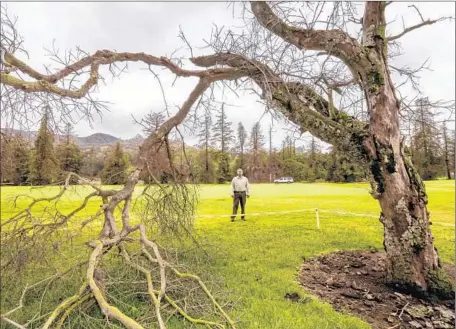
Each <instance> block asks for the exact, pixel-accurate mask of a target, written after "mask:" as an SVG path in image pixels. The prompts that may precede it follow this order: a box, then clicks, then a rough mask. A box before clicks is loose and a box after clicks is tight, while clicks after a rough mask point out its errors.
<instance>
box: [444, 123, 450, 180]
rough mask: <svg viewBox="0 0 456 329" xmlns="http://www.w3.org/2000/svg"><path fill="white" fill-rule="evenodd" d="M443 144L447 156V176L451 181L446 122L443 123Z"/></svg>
mask: <svg viewBox="0 0 456 329" xmlns="http://www.w3.org/2000/svg"><path fill="white" fill-rule="evenodd" d="M443 144H444V156H445V169H446V174H447V178H448V179H451V170H450V159H449V154H448V136H447V127H446V122H444V123H443Z"/></svg>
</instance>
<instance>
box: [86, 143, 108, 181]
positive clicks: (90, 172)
mask: <svg viewBox="0 0 456 329" xmlns="http://www.w3.org/2000/svg"><path fill="white" fill-rule="evenodd" d="M103 167H104V161H103V159H102V158H101V156H99V155H98V154H97V152H96V150H95V148H94V147H92V148H90V150H88V151H85V152H84V156H83V160H82V167H81V174H82V175H84V176H88V177H96V176H98V175H99V174H100V172H101V171H102V170H103Z"/></svg>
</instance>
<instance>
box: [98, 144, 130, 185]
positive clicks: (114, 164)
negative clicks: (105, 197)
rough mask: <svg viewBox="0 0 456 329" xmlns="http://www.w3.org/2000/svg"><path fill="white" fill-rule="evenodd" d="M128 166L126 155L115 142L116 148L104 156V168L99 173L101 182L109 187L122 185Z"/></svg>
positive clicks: (125, 178)
mask: <svg viewBox="0 0 456 329" xmlns="http://www.w3.org/2000/svg"><path fill="white" fill-rule="evenodd" d="M129 166H130V161H129V159H128V155H127V154H126V153H125V152H124V151H123V149H122V146H121V145H120V143H119V142H117V144H116V146H115V147H114V148H113V149H112V150H111V151H110V152H109V153H108V154H107V156H106V159H105V164H104V168H103V170H102V172H101V182H102V183H103V184H109V185H119V184H124V183H125V181H126V180H127V178H128V173H127V170H128V168H129Z"/></svg>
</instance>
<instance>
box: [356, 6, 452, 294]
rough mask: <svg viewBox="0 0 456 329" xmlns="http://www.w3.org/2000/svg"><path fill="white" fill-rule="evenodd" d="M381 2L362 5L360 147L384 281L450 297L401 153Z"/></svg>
mask: <svg viewBox="0 0 456 329" xmlns="http://www.w3.org/2000/svg"><path fill="white" fill-rule="evenodd" d="M385 25H386V22H385V16H384V3H382V2H368V3H366V9H365V14H364V27H363V29H364V36H365V39H364V40H363V41H364V42H363V45H364V49H365V51H366V58H367V59H368V60H369V61H370V62H371V66H370V67H367V70H363V71H362V74H361V77H362V78H361V81H362V82H361V83H362V86H363V89H364V91H365V96H366V100H367V104H368V110H369V113H370V125H369V138H368V139H367V142H366V149H367V153H368V155H369V158H370V160H371V165H370V170H371V173H372V175H373V178H374V180H375V183H376V191H375V192H376V193H375V195H376V198H377V199H378V201H379V203H380V206H381V209H382V212H381V215H380V221H381V222H382V223H383V226H384V248H385V251H386V255H387V262H386V273H387V277H386V279H387V281H388V282H389V283H390V284H392V285H394V286H395V287H397V288H402V289H406V290H408V291H409V292H412V293H419V294H422V293H425V294H429V293H430V294H436V295H440V296H441V297H442V296H443V297H449V295H451V290H452V289H451V284H450V283H449V281H448V279H447V278H446V276H445V274H444V273H443V271H442V270H441V266H440V261H439V257H438V254H437V250H436V248H435V247H434V243H433V241H434V238H433V237H432V233H431V230H430V222H429V212H428V210H427V207H426V205H427V203H428V199H427V194H426V191H425V187H424V184H423V182H422V180H421V178H420V176H419V175H418V173H417V171H416V170H415V168H414V167H413V165H412V163H411V161H410V159H409V158H408V157H407V156H406V155H405V154H404V152H403V146H402V141H401V135H400V129H399V117H398V115H399V110H400V108H399V104H400V103H399V102H398V100H397V97H396V94H395V90H394V86H393V83H392V81H391V78H390V72H389V69H388V65H387V63H386V51H385V50H386V39H385V28H384V27H385Z"/></svg>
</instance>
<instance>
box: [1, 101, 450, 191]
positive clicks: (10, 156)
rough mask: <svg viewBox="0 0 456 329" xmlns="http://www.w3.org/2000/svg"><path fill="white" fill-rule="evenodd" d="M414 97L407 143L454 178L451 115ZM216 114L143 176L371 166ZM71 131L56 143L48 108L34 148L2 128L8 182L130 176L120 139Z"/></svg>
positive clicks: (207, 177)
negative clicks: (82, 143)
mask: <svg viewBox="0 0 456 329" xmlns="http://www.w3.org/2000/svg"><path fill="white" fill-rule="evenodd" d="M416 105H417V111H416V116H415V119H414V120H413V121H412V122H409V125H408V126H409V143H408V147H407V148H406V151H408V152H409V154H410V155H411V157H412V159H413V163H414V164H415V165H416V167H417V170H418V171H419V173H420V174H421V175H422V176H423V177H424V178H425V179H428V180H430V179H437V178H440V177H447V178H448V179H451V178H453V177H454V160H455V154H454V147H455V144H454V131H451V130H450V129H449V128H448V126H447V124H446V123H445V122H443V123H440V124H439V123H438V122H436V120H435V114H434V113H433V112H432V108H431V107H430V106H429V104H428V103H427V101H426V99H421V100H418V101H417V102H416ZM215 119H216V120H215V122H213V121H212V117H211V114H210V113H209V112H208V113H206V115H205V116H204V118H203V122H202V125H201V128H200V131H199V134H198V137H199V143H198V148H190V149H187V150H186V152H185V155H186V156H184V155H183V153H184V149H183V147H184V145H183V144H182V143H179V142H171V146H170V147H168V149H167V147H166V146H163V147H162V148H161V149H159V150H158V151H157V153H156V155H155V156H154V158H153V159H151V161H150V163H151V165H150V172H147V173H144V174H143V175H142V179H143V180H145V181H147V182H150V181H151V180H152V177H154V178H155V179H157V180H158V181H160V182H166V181H167V177H168V176H170V175H171V173H170V172H169V171H170V166H171V162H173V161H174V162H176V166H177V169H180V170H181V171H182V173H183V174H184V175H186V176H188V177H187V179H190V176H191V177H192V178H193V181H196V182H199V183H215V182H217V183H224V182H226V181H229V180H230V179H231V177H232V175H233V172H235V170H236V169H237V168H243V169H244V171H245V173H246V175H247V176H248V177H249V179H250V180H251V181H252V182H269V181H271V180H273V179H275V178H277V177H280V176H291V177H293V178H294V179H295V180H296V181H309V182H312V181H317V180H320V181H321V180H324V181H329V182H356V181H361V180H365V179H367V177H368V173H367V171H366V170H365V168H363V167H362V166H360V165H359V163H358V162H355V161H351V154H350V152H349V151H348V152H347V150H343V151H342V150H338V149H337V148H335V147H332V149H331V151H330V152H323V151H322V147H321V144H320V143H319V141H318V140H317V139H315V138H314V137H312V138H311V140H310V142H309V143H308V144H307V145H306V147H304V148H302V147H301V148H296V145H295V144H296V143H295V142H296V141H295V140H294V139H292V138H291V137H290V136H287V137H286V138H285V139H284V140H283V142H282V145H281V147H280V148H274V147H273V143H272V140H273V137H272V136H273V130H272V126H269V128H268V132H267V136H265V134H264V133H263V129H262V127H261V125H260V123H255V124H254V125H253V126H252V128H251V130H250V132H249V131H248V130H247V129H246V128H245V126H244V124H243V123H242V122H239V123H238V125H237V130H236V131H234V130H233V129H232V126H233V125H232V123H231V122H229V121H228V119H227V115H226V112H225V107H224V106H223V105H222V106H221V108H220V110H219V111H218V113H217V115H216V118H215ZM164 121H165V117H164V116H163V115H162V114H159V113H151V114H149V115H148V116H146V117H145V118H144V119H143V120H142V124H143V126H144V130H145V132H146V133H148V134H150V133H151V132H153V131H155V130H156V129H158V127H160V125H161V124H163V122H164ZM439 127H440V129H439ZM71 134H72V128H71V125H67V128H66V134H65V138H64V139H63V140H62V141H61V142H60V143H58V144H57V146H56V148H55V149H54V137H53V134H52V132H51V131H50V129H49V125H48V118H47V115H45V116H44V117H43V119H42V122H41V127H40V130H39V133H38V136H37V138H36V140H35V143H34V148H33V149H30V148H29V146H28V143H27V141H26V140H24V139H23V138H21V137H20V136H15V137H11V136H10V138H7V137H5V136H4V135H2V144H3V147H2V182H3V183H9V184H14V185H22V184H33V185H46V184H53V183H55V182H56V181H59V180H62V179H63V176H64V173H66V172H74V173H77V174H80V175H82V176H85V177H91V178H95V177H98V178H100V179H101V181H102V183H106V184H122V183H124V182H125V180H126V177H127V174H128V169H129V168H130V166H131V164H133V165H134V164H135V163H136V162H137V155H136V154H129V153H128V152H125V151H124V150H123V149H122V146H121V145H120V144H119V143H117V144H116V145H115V147H113V148H112V149H111V150H109V152H108V154H100V152H98V151H97V150H95V149H94V148H92V149H89V150H86V151H85V152H84V151H82V150H81V149H80V148H79V146H78V145H77V144H75V143H74V142H73V141H72V139H71ZM170 159H171V162H170ZM152 160H153V161H152ZM131 162H132V163H131Z"/></svg>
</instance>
